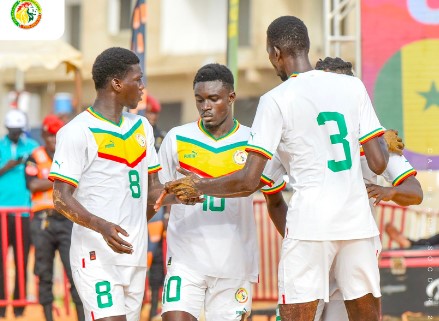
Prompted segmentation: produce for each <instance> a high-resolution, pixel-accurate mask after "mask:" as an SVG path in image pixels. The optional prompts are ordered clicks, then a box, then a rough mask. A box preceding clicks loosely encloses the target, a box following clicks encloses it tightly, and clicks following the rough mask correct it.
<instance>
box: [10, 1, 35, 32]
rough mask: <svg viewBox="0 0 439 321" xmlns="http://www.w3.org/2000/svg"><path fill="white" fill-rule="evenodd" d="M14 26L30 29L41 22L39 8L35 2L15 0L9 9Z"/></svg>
mask: <svg viewBox="0 0 439 321" xmlns="http://www.w3.org/2000/svg"><path fill="white" fill-rule="evenodd" d="M11 18H12V21H13V22H14V24H15V25H16V26H17V27H19V28H22V29H31V28H33V27H35V26H36V25H37V24H38V23H39V22H40V20H41V6H40V4H39V3H38V2H37V1H36V0H17V1H16V2H15V3H14V5H13V6H12V9H11Z"/></svg>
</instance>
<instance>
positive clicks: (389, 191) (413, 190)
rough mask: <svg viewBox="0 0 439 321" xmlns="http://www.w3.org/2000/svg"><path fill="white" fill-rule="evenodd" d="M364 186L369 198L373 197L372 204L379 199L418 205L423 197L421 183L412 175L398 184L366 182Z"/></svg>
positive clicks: (402, 204) (400, 203) (403, 204)
mask: <svg viewBox="0 0 439 321" xmlns="http://www.w3.org/2000/svg"><path fill="white" fill-rule="evenodd" d="M366 187H367V193H368V194H369V198H371V197H373V198H375V202H374V205H377V204H378V203H379V202H380V201H394V202H395V203H396V204H398V205H401V206H409V205H418V204H421V202H422V199H423V197H424V196H423V195H424V194H423V192H422V188H421V184H420V183H419V181H418V180H417V179H416V177H414V176H410V177H408V178H406V179H405V180H404V181H403V182H402V183H401V184H400V185H398V186H391V187H384V186H379V185H375V184H368V185H367V186H366Z"/></svg>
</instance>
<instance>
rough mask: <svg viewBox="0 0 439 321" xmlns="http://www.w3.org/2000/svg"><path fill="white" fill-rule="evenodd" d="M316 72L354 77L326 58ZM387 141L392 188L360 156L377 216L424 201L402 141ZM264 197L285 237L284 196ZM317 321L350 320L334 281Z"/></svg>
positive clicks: (335, 60) (340, 63)
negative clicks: (386, 207) (390, 205)
mask: <svg viewBox="0 0 439 321" xmlns="http://www.w3.org/2000/svg"><path fill="white" fill-rule="evenodd" d="M316 69H317V70H325V71H331V72H336V73H340V74H345V75H350V76H353V73H352V64H351V63H350V62H345V61H343V60H342V59H341V58H331V57H326V58H325V59H324V60H319V61H318V62H317V64H316ZM384 138H385V139H386V143H387V146H388V147H389V152H392V153H391V154H389V162H388V164H387V168H386V170H385V171H384V172H383V173H382V175H383V177H384V178H385V179H386V181H388V182H389V183H392V185H393V186H392V187H383V186H379V185H377V175H376V174H375V173H373V172H372V171H371V170H370V169H369V167H368V166H367V161H366V159H365V157H364V153H363V152H360V155H361V170H362V174H363V178H364V183H365V184H366V186H367V190H368V194H369V197H370V198H371V199H372V198H375V201H374V202H373V201H372V202H370V206H371V211H372V213H374V214H375V207H374V206H373V205H376V204H378V203H379V202H380V201H381V200H385V201H390V200H392V201H394V202H396V203H397V204H399V205H402V206H408V205H413V204H420V203H421V202H422V198H423V193H422V188H421V185H420V183H419V181H418V180H417V179H416V178H415V176H416V171H415V170H414V169H413V167H412V166H411V165H410V163H409V162H408V161H407V160H406V159H405V157H404V156H401V155H399V154H402V150H401V149H399V148H403V146H404V144H403V143H402V140H401V139H400V138H399V137H396V138H395V137H393V136H392V135H390V136H387V137H384ZM396 147H398V148H396ZM276 161H277V159H275V160H274V162H276ZM274 162H273V163H274ZM272 166H278V167H282V164H281V163H280V162H279V161H277V164H276V165H272ZM280 172H282V171H280ZM285 172H286V170H284V173H285ZM273 179H277V180H278V179H279V175H278V176H277V177H273ZM264 196H265V198H266V201H267V207H268V210H269V215H270V218H271V219H272V220H273V223H274V224H275V226H276V228H277V229H278V231H279V233H280V234H281V235H282V236H284V233H285V222H286V214H287V211H286V208H287V205H286V203H285V200H284V199H283V196H282V193H272V194H271V195H270V197H268V195H267V194H264ZM377 251H378V253H379V252H380V251H381V244H380V243H377ZM315 320H316V321H319V320H323V321H344V320H346V321H347V320H349V319H348V315H347V312H346V308H345V305H344V303H343V297H342V296H341V293H340V291H339V290H338V289H337V284H336V281H335V280H334V279H332V280H331V281H330V301H329V302H328V303H324V302H323V301H322V300H321V301H320V302H319V305H318V308H317V313H316V317H315Z"/></svg>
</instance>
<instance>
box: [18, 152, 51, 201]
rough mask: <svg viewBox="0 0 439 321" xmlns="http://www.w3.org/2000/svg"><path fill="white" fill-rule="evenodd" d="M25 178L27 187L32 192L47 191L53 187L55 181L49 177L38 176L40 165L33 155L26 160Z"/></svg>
mask: <svg viewBox="0 0 439 321" xmlns="http://www.w3.org/2000/svg"><path fill="white" fill-rule="evenodd" d="M25 164H26V165H25V170H24V174H25V179H26V187H27V189H28V190H30V191H31V192H32V193H35V192H45V191H48V190H50V189H52V187H53V183H52V182H51V181H50V180H49V179H47V178H39V177H38V167H37V164H36V161H35V159H34V158H33V157H32V156H29V158H28V159H27V160H26V163H25Z"/></svg>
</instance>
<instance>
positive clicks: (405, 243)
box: [385, 223, 439, 249]
mask: <svg viewBox="0 0 439 321" xmlns="http://www.w3.org/2000/svg"><path fill="white" fill-rule="evenodd" d="M385 230H386V233H387V234H388V235H389V237H390V239H391V240H392V241H395V242H396V243H398V244H399V246H400V247H401V248H404V249H408V248H412V247H415V246H437V245H439V234H436V235H433V236H432V237H429V238H426V239H419V240H411V239H409V238H407V237H405V236H404V235H403V234H402V233H401V232H400V231H398V230H397V229H396V227H395V226H393V225H392V224H391V223H387V224H386V227H385Z"/></svg>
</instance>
